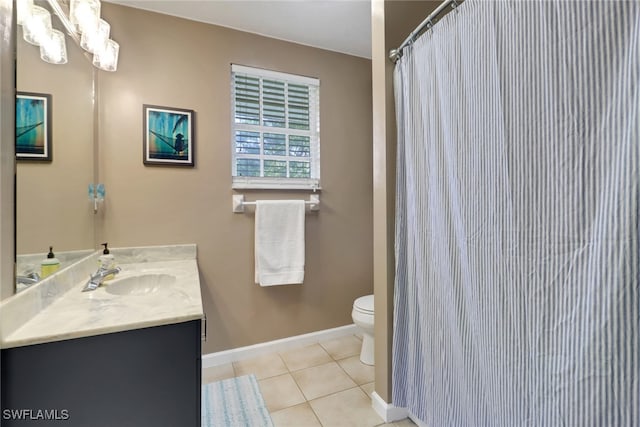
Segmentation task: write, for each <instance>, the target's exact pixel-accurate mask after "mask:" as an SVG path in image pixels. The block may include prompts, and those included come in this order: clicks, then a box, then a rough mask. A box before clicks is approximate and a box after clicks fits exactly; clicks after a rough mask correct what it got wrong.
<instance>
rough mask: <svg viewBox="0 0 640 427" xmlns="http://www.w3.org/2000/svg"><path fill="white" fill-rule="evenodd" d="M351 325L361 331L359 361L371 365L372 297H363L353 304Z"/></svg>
mask: <svg viewBox="0 0 640 427" xmlns="http://www.w3.org/2000/svg"><path fill="white" fill-rule="evenodd" d="M351 317H352V318H353V323H355V324H356V326H357V327H359V328H360V330H362V349H361V350H360V361H361V362H362V363H364V364H365V365H373V295H365V296H363V297H360V298H357V299H356V300H355V301H354V302H353V311H352V312H351Z"/></svg>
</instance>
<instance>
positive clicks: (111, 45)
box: [93, 39, 120, 71]
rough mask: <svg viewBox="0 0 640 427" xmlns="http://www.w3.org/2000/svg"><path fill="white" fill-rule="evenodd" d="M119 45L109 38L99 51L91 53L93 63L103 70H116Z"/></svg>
mask: <svg viewBox="0 0 640 427" xmlns="http://www.w3.org/2000/svg"><path fill="white" fill-rule="evenodd" d="M119 51H120V45H119V44H118V43H116V42H115V41H113V40H111V39H109V40H107V42H106V43H105V45H104V48H103V49H102V50H101V51H96V52H95V53H94V54H93V65H95V66H96V67H98V68H100V69H101V70H104V71H116V69H117V68H118V52H119Z"/></svg>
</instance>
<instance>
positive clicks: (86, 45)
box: [80, 19, 111, 53]
mask: <svg viewBox="0 0 640 427" xmlns="http://www.w3.org/2000/svg"><path fill="white" fill-rule="evenodd" d="M110 30H111V26H110V25H109V23H108V22H107V21H105V20H104V19H101V20H100V21H99V24H98V27H97V28H96V29H95V30H94V31H90V32H89V31H87V32H84V33H82V37H81V39H80V46H82V48H83V49H84V50H86V51H87V52H90V53H96V52H100V51H102V50H103V49H104V45H105V43H106V42H107V40H109V31H110Z"/></svg>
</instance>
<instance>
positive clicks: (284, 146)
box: [231, 65, 320, 189]
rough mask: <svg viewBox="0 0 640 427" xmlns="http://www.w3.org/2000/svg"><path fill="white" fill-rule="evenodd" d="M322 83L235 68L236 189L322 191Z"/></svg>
mask: <svg viewBox="0 0 640 427" xmlns="http://www.w3.org/2000/svg"><path fill="white" fill-rule="evenodd" d="M319 84H320V83H319V81H318V80H317V79H313V78H309V77H302V76H296V75H291V74H285V73H279V72H275V71H268V70H262V69H257V68H249V67H244V66H240V65H232V66H231V86H232V97H231V100H232V101H231V102H232V110H233V111H232V112H233V116H232V120H233V123H232V153H233V155H232V171H233V188H264V189H269V188H292V189H295V188H299V189H306V188H318V187H319V185H320V121H319Z"/></svg>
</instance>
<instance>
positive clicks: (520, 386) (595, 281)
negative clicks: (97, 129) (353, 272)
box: [392, 0, 640, 427]
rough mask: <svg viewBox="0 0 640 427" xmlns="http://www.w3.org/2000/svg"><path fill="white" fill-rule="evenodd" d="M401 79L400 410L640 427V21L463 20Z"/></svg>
mask: <svg viewBox="0 0 640 427" xmlns="http://www.w3.org/2000/svg"><path fill="white" fill-rule="evenodd" d="M394 78H395V90H396V114H397V121H398V161H397V162H398V163H397V195H396V243H395V244H396V248H395V251H396V253H395V255H396V283H395V299H394V307H395V312H394V338H393V382H392V388H393V393H392V397H393V403H394V405H395V406H399V407H406V408H408V410H409V412H410V413H411V414H412V415H413V416H414V417H416V418H418V419H420V420H421V421H422V422H424V423H426V424H427V425H428V426H429V427H447V426H505V427H514V426H568V427H573V426H639V425H640V343H639V335H640V326H639V323H640V315H639V293H640V292H639V282H640V256H639V249H640V247H639V240H640V236H639V235H640V228H639V224H640V221H639V219H638V218H639V216H640V212H639V203H638V200H639V199H640V195H639V193H640V3H638V2H608V1H597V2H587V1H585V2H582V1H580V2H579V1H536V2H534V1H519V2H505V1H474V0H467V1H466V2H464V3H463V4H462V5H460V6H459V7H458V8H457V11H454V12H451V13H449V14H448V15H447V16H445V17H444V18H443V19H442V20H441V21H440V22H439V23H438V24H437V25H435V26H434V27H433V28H432V29H430V30H428V31H427V32H426V33H424V34H423V35H422V36H421V37H420V38H419V39H418V40H417V41H415V42H414V43H413V45H411V46H409V47H408V48H406V49H405V50H404V55H403V56H402V58H401V59H400V60H399V62H398V63H397V64H396V69H395V75H394Z"/></svg>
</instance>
